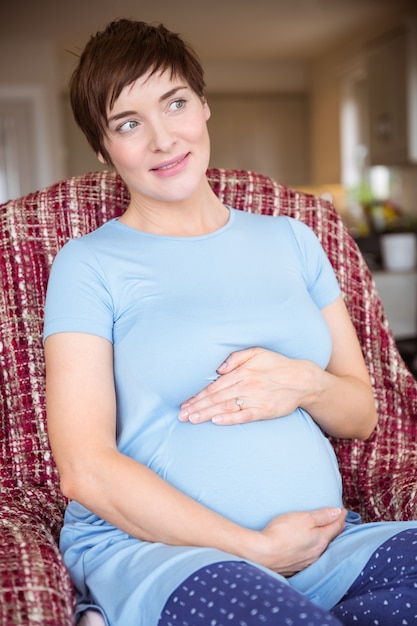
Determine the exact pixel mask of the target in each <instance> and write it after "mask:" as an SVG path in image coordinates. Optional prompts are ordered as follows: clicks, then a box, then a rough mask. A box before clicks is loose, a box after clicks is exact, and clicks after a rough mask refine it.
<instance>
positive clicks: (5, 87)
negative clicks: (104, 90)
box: [0, 40, 65, 188]
mask: <svg viewBox="0 0 417 626" xmlns="http://www.w3.org/2000/svg"><path fill="white" fill-rule="evenodd" d="M58 76H59V66H58V55H57V50H56V47H55V45H53V44H52V43H50V42H46V41H37V40H33V41H28V40H22V41H15V40H14V41H7V40H2V41H0V99H1V100H3V101H8V100H16V99H17V100H19V99H20V100H24V101H29V102H31V103H32V104H33V107H34V109H33V110H34V116H35V120H36V121H35V128H33V141H34V142H35V146H36V152H37V159H36V162H34V164H33V167H34V173H35V178H36V185H37V188H38V187H43V186H46V185H49V184H51V183H52V182H54V181H56V180H59V179H61V178H63V177H64V176H65V164H64V159H65V147H64V142H63V132H62V119H61V111H60V104H59V90H58Z"/></svg>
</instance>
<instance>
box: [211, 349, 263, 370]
mask: <svg viewBox="0 0 417 626" xmlns="http://www.w3.org/2000/svg"><path fill="white" fill-rule="evenodd" d="M254 354H255V348H247V349H246V350H238V351H236V352H232V353H231V354H229V356H228V357H227V359H226V360H225V361H223V363H221V365H219V367H218V368H217V371H218V373H219V374H225V373H226V372H231V371H232V370H234V369H236V368H237V367H239V366H240V365H243V364H244V363H246V361H249V359H251V358H252V357H253V356H254Z"/></svg>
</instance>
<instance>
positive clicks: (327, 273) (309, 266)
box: [288, 218, 341, 309]
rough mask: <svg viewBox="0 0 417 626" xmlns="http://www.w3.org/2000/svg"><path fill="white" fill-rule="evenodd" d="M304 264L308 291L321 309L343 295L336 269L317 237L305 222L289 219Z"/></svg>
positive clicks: (303, 269)
mask: <svg viewBox="0 0 417 626" xmlns="http://www.w3.org/2000/svg"><path fill="white" fill-rule="evenodd" d="M288 220H289V222H290V226H291V230H292V232H293V235H294V238H295V241H296V244H297V246H298V249H299V254H300V259H301V262H302V271H303V273H304V278H305V281H306V285H307V288H308V291H309V293H310V295H311V297H312V298H313V300H314V302H315V303H316V305H317V306H318V307H319V309H323V308H324V307H326V306H327V305H329V304H331V303H332V302H333V301H334V300H336V298H338V296H340V294H341V289H340V286H339V283H338V281H337V278H336V274H335V272H334V269H333V267H332V265H331V263H330V261H329V258H328V256H327V255H326V253H325V251H324V249H323V247H322V245H321V243H320V241H319V239H318V238H317V235H316V234H315V233H314V232H313V230H312V229H311V228H309V227H308V226H307V225H306V224H304V223H303V222H300V221H299V220H296V219H293V218H288Z"/></svg>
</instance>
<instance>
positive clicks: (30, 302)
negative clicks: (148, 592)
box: [0, 169, 417, 626]
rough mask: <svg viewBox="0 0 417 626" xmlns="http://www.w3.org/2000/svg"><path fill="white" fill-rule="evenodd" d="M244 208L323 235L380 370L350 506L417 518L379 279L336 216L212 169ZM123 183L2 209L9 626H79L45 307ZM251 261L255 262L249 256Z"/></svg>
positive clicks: (2, 429) (355, 463)
mask: <svg viewBox="0 0 417 626" xmlns="http://www.w3.org/2000/svg"><path fill="white" fill-rule="evenodd" d="M208 175H209V180H210V183H211V185H212V187H213V189H214V191H215V192H216V194H217V195H218V196H219V197H220V198H221V200H222V201H223V202H224V203H226V204H229V205H231V206H233V207H235V208H237V209H241V210H243V211H251V212H254V213H264V214H272V215H283V214H285V215H290V216H292V217H295V218H297V219H299V220H301V221H303V222H305V223H306V224H308V225H309V226H310V227H311V228H312V229H313V230H314V231H315V232H316V233H317V235H318V237H319V239H320V241H321V242H322V245H323V247H324V249H325V250H326V252H327V254H328V256H329V258H330V261H331V263H332V265H333V267H334V269H335V271H336V274H337V277H338V279H339V283H340V286H341V288H342V292H343V295H344V298H345V301H346V304H347V307H348V309H349V312H350V315H351V318H352V320H353V323H354V325H355V328H356V331H357V334H358V337H359V340H360V343H361V345H362V349H363V354H364V356H365V360H366V363H367V365H368V368H369V372H370V375H371V379H372V384H373V388H374V392H375V400H376V403H377V408H378V414H379V424H378V427H377V430H376V432H375V434H374V435H373V436H372V437H371V438H370V439H369V440H368V441H365V442H358V441H334V440H332V443H333V445H334V447H335V450H336V454H337V456H338V459H339V463H340V468H341V472H342V476H343V482H344V494H345V495H344V498H345V503H346V506H347V507H349V508H352V509H354V510H356V511H358V512H359V513H361V515H362V516H363V519H364V520H365V521H368V520H384V519H395V520H401V519H413V518H416V508H417V506H416V505H417V494H416V492H417V463H416V461H417V444H416V442H417V382H416V381H415V379H414V377H413V376H412V374H411V373H410V372H409V371H408V369H407V367H406V366H405V364H404V363H403V361H402V359H401V357H400V355H399V353H398V350H397V348H396V345H395V342H394V339H393V336H392V333H391V331H390V329H389V326H388V323H387V320H386V318H385V314H384V311H383V308H382V305H381V301H380V299H379V296H378V294H377V292H376V289H375V286H374V283H373V280H372V276H371V274H370V272H369V270H368V268H367V266H366V264H365V262H364V260H363V258H362V256H361V254H360V252H359V250H358V248H357V246H356V244H355V243H354V241H353V240H352V238H351V237H350V235H349V233H348V232H347V230H346V228H345V226H344V224H343V221H342V219H341V218H340V216H339V215H338V214H337V212H336V211H335V209H334V208H333V206H332V205H331V204H330V203H328V202H326V201H324V200H319V199H318V198H316V197H314V196H311V195H306V194H302V193H300V192H297V191H294V190H291V189H288V188H287V187H284V186H283V185H280V184H278V183H276V182H274V181H273V180H271V179H270V178H268V177H265V176H262V175H260V174H255V173H253V172H246V171H234V170H232V171H227V170H218V169H212V170H209V172H208ZM127 202H128V193H127V190H126V188H125V186H124V184H123V183H122V181H121V179H120V178H119V177H118V176H117V174H115V173H112V172H100V173H91V174H86V175H84V176H79V177H74V178H70V179H67V180H64V181H61V182H59V183H56V184H55V185H52V186H50V187H48V188H46V189H43V190H40V191H38V192H35V193H32V194H30V195H28V196H25V197H24V198H20V199H18V200H12V201H10V202H8V203H6V204H3V205H1V207H0V250H1V256H0V271H1V274H0V276H1V289H0V299H1V300H0V359H1V361H0V377H1V378H0V389H1V407H0V445H1V455H0V480H1V482H0V485H1V487H0V488H1V501H0V528H1V533H0V623H1V624H2V625H4V626H6V625H7V626H13V625H15V624H25V625H27V624H42V625H43V626H47V625H50V626H71V625H73V623H74V621H73V620H74V618H73V609H74V597H73V591H72V586H71V582H70V580H69V578H68V574H67V572H66V570H65V567H64V565H63V563H62V559H61V557H60V554H59V550H58V548H57V538H58V534H59V530H60V527H61V524H62V515H63V511H64V508H65V504H66V502H65V499H64V498H63V496H62V494H61V492H60V489H59V480H58V475H57V472H56V467H55V465H54V462H53V458H52V455H51V451H50V448H49V444H48V438H47V432H46V419H45V390H44V360H43V347H42V325H43V303H44V299H45V291H46V285H47V280H48V274H49V270H50V266H51V263H52V261H53V258H54V256H55V254H56V253H57V251H58V250H59V248H61V247H62V245H63V244H64V243H65V242H66V241H67V240H68V239H69V238H72V237H79V236H81V235H83V234H84V233H87V232H89V231H91V230H93V229H95V228H97V227H98V226H100V225H101V224H103V223H104V222H105V221H107V220H108V219H111V218H113V217H115V216H116V215H119V214H120V213H121V212H122V211H123V210H124V208H125V206H126V204H127ZM243 253H244V254H250V251H244V252H243Z"/></svg>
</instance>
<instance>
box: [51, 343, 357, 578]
mask: <svg viewBox="0 0 417 626" xmlns="http://www.w3.org/2000/svg"><path fill="white" fill-rule="evenodd" d="M45 356H46V373H47V379H46V381H47V415H48V434H49V438H50V441H51V446H52V450H53V453H54V457H55V460H56V463H57V466H58V470H59V474H60V478H61V486H62V490H63V492H64V494H65V495H66V496H67V497H69V498H70V499H75V500H77V501H78V502H80V503H81V504H83V505H84V506H86V507H87V508H88V509H89V510H91V511H92V512H94V513H95V514H96V515H99V516H100V517H102V518H103V519H104V520H107V521H108V522H109V523H111V524H113V525H114V526H116V527H118V528H120V529H121V530H123V531H124V532H126V533H128V534H130V535H132V536H134V537H138V538H141V539H144V540H146V541H152V542H155V541H161V542H163V543H166V544H170V545H195V546H204V547H213V548H217V549H219V550H223V551H225V552H228V553H232V554H236V556H238V557H240V558H245V559H250V560H254V561H256V562H259V563H261V564H263V565H265V566H267V567H270V568H271V569H275V570H276V571H279V572H281V573H284V574H290V573H294V572H295V571H299V569H302V568H303V567H306V566H307V565H308V564H310V563H312V562H313V561H315V560H316V559H317V558H318V556H319V555H320V554H321V553H322V552H323V550H325V549H326V547H327V545H328V543H329V542H330V541H331V540H332V539H333V538H334V537H335V536H336V535H337V534H339V532H341V530H342V529H343V526H344V516H345V515H344V511H340V510H339V509H334V508H325V509H320V510H317V511H311V512H301V513H293V514H289V515H281V516H278V517H277V518H275V519H274V520H271V522H270V524H268V526H267V527H266V528H265V529H264V530H262V531H252V530H250V529H247V528H244V527H242V526H239V525H237V524H235V523H233V522H231V521H229V520H227V519H226V518H224V517H222V516H220V515H218V514H216V513H215V512H213V511H211V510H210V509H208V508H206V507H204V506H203V505H201V504H199V503H198V502H196V501H194V500H193V499H191V498H189V497H188V496H186V495H185V494H183V493H181V492H180V491H178V490H177V489H175V488H173V487H172V486H171V485H169V484H168V483H167V482H165V481H164V480H163V479H161V478H160V477H159V476H158V475H157V474H155V473H154V472H153V471H151V470H150V469H148V468H147V467H145V466H144V465H142V464H140V463H138V462H136V461H135V460H133V459H131V458H129V457H127V456H125V455H123V454H121V453H120V452H119V451H118V450H117V447H116V417H115V416H116V399H115V390H114V381H113V351H112V345H111V344H110V342H108V341H107V340H105V339H102V338H99V337H96V336H93V335H87V334H82V333H59V334H56V335H51V336H50V337H48V338H47V340H46V342H45Z"/></svg>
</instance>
